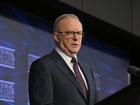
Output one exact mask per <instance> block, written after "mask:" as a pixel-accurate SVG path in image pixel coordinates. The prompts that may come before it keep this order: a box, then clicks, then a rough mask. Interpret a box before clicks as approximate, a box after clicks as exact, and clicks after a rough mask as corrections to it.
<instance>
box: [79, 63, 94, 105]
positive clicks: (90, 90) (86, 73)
mask: <svg viewBox="0 0 140 105" xmlns="http://www.w3.org/2000/svg"><path fill="white" fill-rule="evenodd" d="M79 65H80V68H81V70H82V72H83V74H84V76H85V78H86V82H87V85H88V94H89V97H88V101H89V105H90V104H93V103H91V100H92V98H93V97H94V95H93V94H94V87H93V78H92V76H91V73H90V72H89V71H90V70H88V69H87V67H85V66H84V65H83V64H81V63H79Z"/></svg>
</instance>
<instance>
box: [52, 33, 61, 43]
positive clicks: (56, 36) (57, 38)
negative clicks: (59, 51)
mask: <svg viewBox="0 0 140 105" xmlns="http://www.w3.org/2000/svg"><path fill="white" fill-rule="evenodd" d="M53 37H54V40H55V41H56V42H59V38H60V37H59V34H58V33H57V32H54V33H53Z"/></svg>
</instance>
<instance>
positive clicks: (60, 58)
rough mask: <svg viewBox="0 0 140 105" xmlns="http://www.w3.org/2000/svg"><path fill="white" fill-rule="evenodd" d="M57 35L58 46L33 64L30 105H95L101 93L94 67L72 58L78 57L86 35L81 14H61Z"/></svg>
mask: <svg viewBox="0 0 140 105" xmlns="http://www.w3.org/2000/svg"><path fill="white" fill-rule="evenodd" d="M53 37H54V40H55V45H56V47H55V49H54V50H53V51H52V52H51V53H50V54H49V55H46V56H43V57H41V58H39V59H38V60H36V61H35V62H33V63H32V65H31V68H30V74H29V98H30V105H94V103H95V102H96V98H97V96H96V86H95V82H94V78H93V75H92V73H91V68H89V67H88V66H87V65H85V64H82V63H81V62H79V61H76V62H78V63H74V62H72V61H71V59H72V58H75V60H78V59H77V56H76V55H77V53H78V51H79V50H80V48H81V43H82V39H83V26H82V23H81V22H80V20H79V18H78V17H77V16H76V15H74V14H64V15H61V16H59V17H58V18H57V19H56V21H55V23H54V33H53ZM74 64H76V69H78V71H75V70H76V69H75V67H74ZM77 64H78V65H77ZM77 72H78V74H77ZM79 79H80V80H79Z"/></svg>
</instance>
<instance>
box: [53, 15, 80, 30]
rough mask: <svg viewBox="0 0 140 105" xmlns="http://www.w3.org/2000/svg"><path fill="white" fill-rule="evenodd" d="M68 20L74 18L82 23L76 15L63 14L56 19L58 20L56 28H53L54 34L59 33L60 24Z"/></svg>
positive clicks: (55, 24)
mask: <svg viewBox="0 0 140 105" xmlns="http://www.w3.org/2000/svg"><path fill="white" fill-rule="evenodd" d="M66 18H74V19H78V20H79V21H80V19H79V17H78V16H76V15H75V14H63V15H60V16H59V17H57V18H56V20H55V22H54V28H53V31H54V32H56V31H58V23H59V22H60V21H61V20H63V19H66ZM80 22H81V21H80Z"/></svg>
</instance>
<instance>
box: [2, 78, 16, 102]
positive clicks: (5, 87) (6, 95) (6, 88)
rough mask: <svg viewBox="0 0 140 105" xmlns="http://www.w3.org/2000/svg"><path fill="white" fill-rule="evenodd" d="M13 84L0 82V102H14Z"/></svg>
mask: <svg viewBox="0 0 140 105" xmlns="http://www.w3.org/2000/svg"><path fill="white" fill-rule="evenodd" d="M14 85H15V83H14V82H10V81H4V80H0V101H6V102H14Z"/></svg>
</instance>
